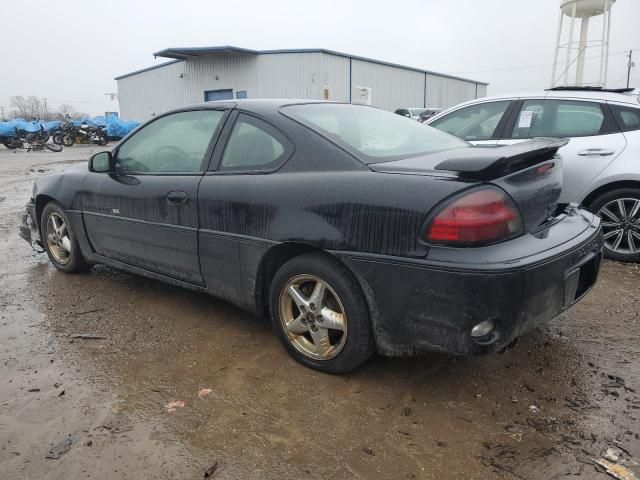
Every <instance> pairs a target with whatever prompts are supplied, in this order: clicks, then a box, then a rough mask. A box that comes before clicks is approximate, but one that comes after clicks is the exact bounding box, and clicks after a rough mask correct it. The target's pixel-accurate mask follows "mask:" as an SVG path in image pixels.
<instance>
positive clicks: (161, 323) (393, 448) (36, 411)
mask: <svg viewBox="0 0 640 480" xmlns="http://www.w3.org/2000/svg"><path fill="white" fill-rule="evenodd" d="M96 148H97V147H86V146H75V147H73V148H69V149H65V150H64V152H62V153H57V154H56V153H50V152H31V153H26V152H22V151H19V152H15V153H14V152H10V151H8V150H5V149H3V148H2V147H0V332H1V333H0V478H6V479H18V478H20V479H76V478H100V479H112V478H113V479H119V478H130V479H134V478H135V479H138V478H153V479H165V478H166V479H178V478H179V479H198V478H203V476H204V472H205V470H206V469H207V468H211V469H212V470H215V472H214V473H213V477H214V478H220V479H243V480H250V479H276V478H277V479H284V478H287V479H289V478H291V479H305V478H309V479H343V478H355V479H367V480H369V479H387V478H389V479H404V478H418V479H462V478H464V479H466V480H470V479H478V480H480V479H482V480H488V479H489V480H490V479H496V478H506V479H527V480H529V479H545V480H549V479H560V478H563V479H564V478H567V476H568V477H569V478H586V479H603V480H604V479H607V478H613V477H609V476H608V475H607V474H606V473H603V471H602V470H601V469H600V470H597V469H596V467H595V466H594V463H593V461H592V460H593V459H598V458H601V457H602V455H603V454H604V453H605V452H606V450H607V449H608V448H611V447H613V448H616V449H618V450H616V451H614V452H615V453H618V454H619V458H618V462H619V463H621V464H623V465H626V467H627V468H629V469H630V470H632V471H635V472H636V473H637V472H640V469H639V467H638V464H637V463H636V462H640V440H639V434H640V368H639V366H640V358H639V355H638V354H639V353H640V343H639V342H638V336H637V333H638V327H639V326H640V323H639V322H640V317H639V311H640V302H639V298H640V281H639V280H640V268H639V266H638V265H625V264H619V263H613V262H605V263H604V266H603V270H602V273H601V276H600V279H599V282H598V284H597V286H596V288H595V289H594V290H593V291H592V292H591V293H590V294H589V295H588V296H587V298H586V299H585V300H584V301H582V302H581V303H580V304H579V305H577V306H576V307H574V308H572V309H571V310H569V311H567V312H566V313H564V314H563V315H561V316H559V317H558V318H556V319H554V320H553V321H552V322H550V323H549V324H548V325H546V326H545V327H544V328H541V329H539V330H536V331H534V332H531V333H529V334H528V335H526V336H524V337H523V338H521V339H520V341H519V342H518V343H517V344H516V345H515V347H513V348H512V349H511V350H509V351H508V352H506V353H503V354H492V355H487V356H483V357H473V358H455V357H450V356H446V355H430V356H425V357H421V358H411V359H387V358H379V357H377V358H373V359H372V360H371V361H370V362H369V363H367V364H366V365H365V366H364V367H363V368H361V369H359V370H358V371H356V372H354V373H352V374H350V375H345V376H331V375H325V374H321V373H318V372H314V371H311V370H308V369H306V368H304V367H302V366H300V365H298V364H297V363H295V362H294V361H293V360H292V359H290V358H289V356H288V355H287V354H286V352H285V351H284V350H283V349H282V348H281V346H280V345H279V344H278V341H277V339H276V338H275V336H274V335H273V333H272V332H271V328H270V326H269V324H268V322H266V321H265V320H264V319H259V318H255V317H253V316H252V315H250V314H247V313H245V312H242V311H240V310H238V309H236V308H234V307H232V306H230V305H228V304H226V303H224V302H221V301H219V300H216V299H215V298H212V297H209V296H206V295H202V294H198V293H194V292H190V291H186V290H183V289H180V288H177V287H172V286H168V285H164V284H161V283H159V282H155V281H151V280H147V279H144V278H141V277H137V276H134V275H130V274H128V273H123V272H120V271H117V270H114V269H111V268H107V267H104V266H95V267H93V268H92V269H91V271H90V272H89V273H87V274H80V275H65V274H62V273H59V272H57V271H56V270H55V269H54V268H53V267H52V266H51V265H50V264H49V262H48V261H47V258H46V255H39V254H36V253H34V252H32V251H31V249H30V248H29V246H28V245H27V244H26V243H25V242H23V241H22V240H21V239H20V238H18V236H17V225H18V221H19V215H20V213H21V212H22V208H23V205H24V203H25V202H26V201H27V199H28V198H29V196H30V191H31V183H32V181H33V180H34V178H36V177H38V176H40V175H44V174H46V173H48V172H51V171H56V170H60V169H62V168H64V167H65V166H66V165H68V164H70V163H76V162H79V161H86V159H87V157H88V156H89V155H90V154H91V153H93V152H94V151H97V150H96ZM77 334H92V335H93V336H96V337H100V338H93V339H87V338H74V335H77ZM173 401H177V402H175V403H174V404H170V402H173ZM181 402H184V403H181ZM172 407H173V408H172ZM47 456H49V457H58V458H46V457H47ZM214 465H215V467H214Z"/></svg>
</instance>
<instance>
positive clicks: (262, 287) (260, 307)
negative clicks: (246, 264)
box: [255, 242, 378, 343]
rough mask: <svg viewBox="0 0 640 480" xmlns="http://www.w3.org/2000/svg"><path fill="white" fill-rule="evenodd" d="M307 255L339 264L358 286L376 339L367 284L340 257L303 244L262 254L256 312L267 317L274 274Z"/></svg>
mask: <svg viewBox="0 0 640 480" xmlns="http://www.w3.org/2000/svg"><path fill="white" fill-rule="evenodd" d="M307 253H320V254H322V255H325V256H327V258H331V259H333V260H335V261H337V262H338V263H340V265H342V266H343V267H344V268H345V269H346V270H347V271H348V272H349V273H350V274H351V275H352V276H353V278H354V279H355V280H356V282H357V284H358V286H359V287H360V291H361V292H362V294H363V295H364V299H365V302H366V303H367V307H368V308H369V316H370V319H371V326H372V328H373V332H374V338H376V339H377V335H376V328H375V327H376V323H377V318H378V315H377V312H378V309H377V307H376V301H375V297H374V294H373V290H372V289H371V287H370V286H369V285H368V283H367V282H366V281H365V280H364V279H363V278H362V276H360V275H358V273H357V272H356V271H355V270H354V269H353V268H351V265H350V264H349V262H348V261H345V259H344V258H343V256H342V255H334V254H332V253H330V252H328V251H326V250H323V249H321V248H318V247H314V246H312V245H309V244H308V243H304V242H284V243H280V244H278V245H274V246H273V247H271V248H269V249H268V250H267V251H266V252H265V253H264V255H263V256H262V258H261V260H260V263H259V265H258V270H257V273H256V288H255V305H256V311H257V312H258V313H259V314H261V315H264V316H268V315H269V302H268V298H269V289H270V287H271V281H272V280H273V277H274V275H275V273H276V272H277V271H278V269H279V268H280V267H281V266H282V265H284V264H285V263H286V262H288V261H289V260H291V259H293V258H295V257H298V256H300V255H304V254H307ZM376 343H377V341H376Z"/></svg>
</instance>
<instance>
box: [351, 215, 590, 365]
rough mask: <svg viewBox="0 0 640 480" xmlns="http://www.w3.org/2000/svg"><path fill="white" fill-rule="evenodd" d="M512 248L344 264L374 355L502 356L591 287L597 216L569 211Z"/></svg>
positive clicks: (353, 258)
mask: <svg viewBox="0 0 640 480" xmlns="http://www.w3.org/2000/svg"><path fill="white" fill-rule="evenodd" d="M516 240H517V241H516ZM516 240H514V241H511V242H506V243H504V244H500V245H495V246H491V247H483V248H473V249H464V251H461V250H460V249H446V251H436V252H430V254H429V256H428V258H427V259H426V260H410V259H400V258H389V257H384V258H383V257H377V256H376V257H374V256H366V255H346V256H344V257H343V261H344V262H345V263H346V264H347V265H349V267H350V268H351V270H352V271H353V272H354V274H355V275H356V277H357V278H358V279H359V280H360V282H361V284H362V286H363V289H364V291H365V294H366V296H367V297H368V301H369V304H370V307H371V314H372V321H373V325H374V333H375V336H376V342H377V346H378V350H379V352H380V353H382V354H385V355H411V354H415V353H420V352H424V351H440V352H446V353H451V354H458V355H473V354H481V353H487V352H492V351H496V350H500V349H502V348H504V347H505V346H507V345H508V344H509V343H511V342H512V341H513V340H514V339H515V338H517V337H518V336H519V335H521V334H522V333H524V332H526V331H528V330H531V329H532V328H534V327H536V326H537V325H539V324H541V323H544V322H546V321H548V320H550V319H552V318H553V317H555V316H557V315H558V314H559V313H561V312H562V311H564V310H566V309H567V308H569V307H570V306H571V305H573V304H574V303H575V302H577V301H578V300H580V298H582V297H583V296H584V295H585V294H586V293H587V292H588V291H589V290H590V289H591V287H592V286H593V285H594V283H595V281H596V279H597V276H598V272H599V269H600V261H601V258H602V233H601V229H600V220H599V218H598V217H597V216H595V215H593V214H591V213H589V212H586V211H584V210H580V209H573V210H572V211H570V212H569V214H567V215H566V216H563V217H562V219H560V220H559V221H558V222H557V223H556V224H554V225H552V226H551V227H549V228H548V229H547V230H545V231H543V232H540V233H539V234H537V235H536V236H532V235H529V236H525V237H521V238H520V239H516ZM514 243H515V245H514ZM516 247H517V248H516ZM523 249H524V250H525V251H523ZM432 253H433V254H432ZM460 257H463V258H465V260H464V261H459V260H456V258H457V259H459V258H460ZM483 320H492V321H493V322H494V325H495V328H494V330H493V332H492V333H491V334H490V335H488V336H486V337H483V338H481V339H474V338H473V337H472V336H471V329H472V328H473V326H475V325H476V324H478V323H480V322H481V321H483Z"/></svg>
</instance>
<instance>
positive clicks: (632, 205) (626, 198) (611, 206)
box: [590, 188, 640, 262]
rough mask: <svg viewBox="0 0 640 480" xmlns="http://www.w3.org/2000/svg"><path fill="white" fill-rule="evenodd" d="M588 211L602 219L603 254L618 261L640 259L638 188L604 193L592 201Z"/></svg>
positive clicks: (636, 260) (639, 260)
mask: <svg viewBox="0 0 640 480" xmlns="http://www.w3.org/2000/svg"><path fill="white" fill-rule="evenodd" d="M590 210H591V211H592V212H595V213H597V214H598V215H599V216H600V218H601V220H602V223H601V224H602V233H603V235H604V253H605V256H606V257H607V258H610V259H612V260H618V261H620V262H640V189H638V188H620V189H616V190H612V191H610V192H607V193H605V194H603V195H601V196H599V197H598V198H596V199H595V200H594V201H593V202H592V203H591V205H590Z"/></svg>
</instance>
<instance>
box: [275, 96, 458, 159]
mask: <svg viewBox="0 0 640 480" xmlns="http://www.w3.org/2000/svg"><path fill="white" fill-rule="evenodd" d="M282 112H283V113H285V114H287V115H290V116H292V117H293V118H295V119H297V120H299V121H300V122H302V123H304V124H305V125H307V126H308V127H310V128H311V129H313V130H316V131H318V132H319V133H321V134H322V135H325V136H326V137H328V138H330V139H331V140H333V141H334V142H336V143H338V144H339V145H342V146H344V147H345V148H347V149H348V150H351V151H352V152H354V153H355V154H356V155H357V156H358V157H360V158H361V159H362V160H363V161H364V162H365V163H379V162H386V161H390V160H396V159H399V158H406V157H415V156H419V155H424V154H427V153H432V152H435V151H441V150H449V149H452V148H460V147H466V146H468V145H469V144H468V143H467V142H465V141H464V140H460V139H459V138H457V137H454V136H453V135H449V134H448V133H445V132H441V131H440V130H436V129H435V128H432V127H428V126H426V125H422V124H420V123H418V122H416V121H414V120H411V119H408V118H406V117H402V116H400V115H395V114H393V113H390V112H386V111H384V110H380V109H377V108H373V107H367V106H364V105H350V104H341V103H311V104H306V105H290V106H287V107H284V108H283V109H282Z"/></svg>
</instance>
